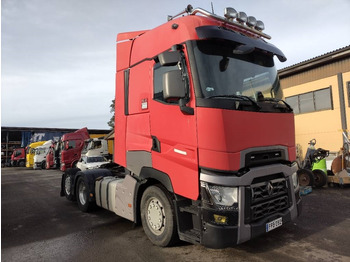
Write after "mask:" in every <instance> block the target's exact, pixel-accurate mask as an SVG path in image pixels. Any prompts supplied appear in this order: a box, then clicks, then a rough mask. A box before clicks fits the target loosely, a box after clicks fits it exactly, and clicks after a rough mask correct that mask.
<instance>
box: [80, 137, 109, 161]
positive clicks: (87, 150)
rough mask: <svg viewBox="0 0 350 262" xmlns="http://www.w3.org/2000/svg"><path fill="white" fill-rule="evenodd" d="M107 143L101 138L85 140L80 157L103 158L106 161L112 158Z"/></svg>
mask: <svg viewBox="0 0 350 262" xmlns="http://www.w3.org/2000/svg"><path fill="white" fill-rule="evenodd" d="M109 149H110V147H109V145H108V141H107V140H105V139H104V138H103V137H102V138H90V139H87V140H85V145H84V148H83V150H82V152H81V155H82V156H83V155H85V156H103V157H105V158H107V159H110V158H111V157H112V152H110V150H109Z"/></svg>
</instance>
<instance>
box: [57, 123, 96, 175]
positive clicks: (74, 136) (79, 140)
mask: <svg viewBox="0 0 350 262" xmlns="http://www.w3.org/2000/svg"><path fill="white" fill-rule="evenodd" d="M88 138H90V136H89V131H88V130H87V128H86V127H84V128H82V129H79V130H77V131H75V132H73V133H67V134H64V135H63V136H62V138H61V157H60V170H61V171H66V170H67V168H71V167H75V166H76V164H77V163H78V161H79V159H80V156H81V151H82V150H83V148H84V141H85V140H86V139H88Z"/></svg>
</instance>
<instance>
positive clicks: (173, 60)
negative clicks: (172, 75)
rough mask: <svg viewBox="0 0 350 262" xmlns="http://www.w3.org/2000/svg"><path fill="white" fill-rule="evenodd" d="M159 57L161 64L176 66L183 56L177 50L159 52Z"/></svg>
mask: <svg viewBox="0 0 350 262" xmlns="http://www.w3.org/2000/svg"><path fill="white" fill-rule="evenodd" d="M158 59H159V63H160V65H161V66H174V65H176V64H177V63H178V62H179V61H180V60H181V56H180V53H179V52H177V51H173V52H168V51H167V52H163V53H161V54H159V55H158Z"/></svg>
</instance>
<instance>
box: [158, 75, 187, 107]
mask: <svg viewBox="0 0 350 262" xmlns="http://www.w3.org/2000/svg"><path fill="white" fill-rule="evenodd" d="M163 96H164V99H165V100H168V99H175V100H176V99H177V100H178V99H181V98H185V96H186V87H185V81H184V80H183V77H182V74H181V71H180V70H173V71H169V72H166V73H164V75H163Z"/></svg>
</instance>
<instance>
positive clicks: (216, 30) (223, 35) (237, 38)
mask: <svg viewBox="0 0 350 262" xmlns="http://www.w3.org/2000/svg"><path fill="white" fill-rule="evenodd" d="M196 32H197V35H198V38H199V39H213V38H216V39H224V40H229V41H234V42H237V43H240V44H243V45H248V46H253V47H255V48H257V49H261V50H264V51H267V52H269V53H272V54H274V55H276V56H277V57H278V59H279V60H280V61H281V62H285V61H286V60H287V58H286V56H285V55H284V54H283V52H282V51H281V50H279V49H278V48H277V47H275V46H274V45H272V44H270V43H267V42H265V41H264V40H262V39H260V38H250V37H247V36H244V35H242V34H239V33H236V32H234V31H231V30H229V29H225V28H222V27H218V26H201V27H197V28H196Z"/></svg>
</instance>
